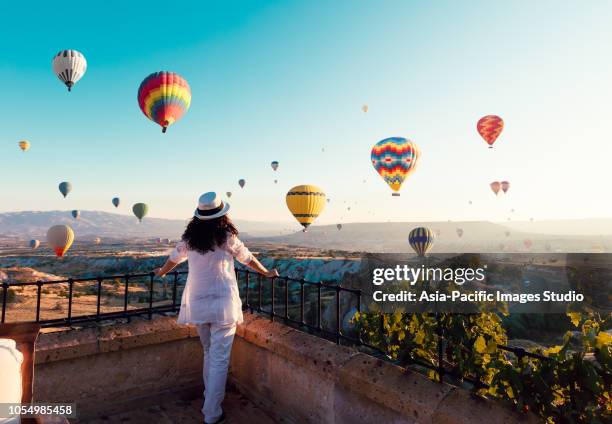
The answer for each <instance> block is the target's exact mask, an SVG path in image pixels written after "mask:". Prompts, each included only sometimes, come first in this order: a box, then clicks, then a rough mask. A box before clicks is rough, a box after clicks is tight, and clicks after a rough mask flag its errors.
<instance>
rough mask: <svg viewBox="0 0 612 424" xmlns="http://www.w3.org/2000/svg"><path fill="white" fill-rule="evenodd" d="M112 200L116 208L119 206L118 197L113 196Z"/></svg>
mask: <svg viewBox="0 0 612 424" xmlns="http://www.w3.org/2000/svg"><path fill="white" fill-rule="evenodd" d="M112 201H113V205H115V207H116V208H118V207H119V202H120V201H119V198H118V197H113V200H112Z"/></svg>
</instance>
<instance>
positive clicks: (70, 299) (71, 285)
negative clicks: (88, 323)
mask: <svg viewBox="0 0 612 424" xmlns="http://www.w3.org/2000/svg"><path fill="white" fill-rule="evenodd" d="M73 288H74V280H73V279H72V278H69V279H68V325H70V324H72V290H73Z"/></svg>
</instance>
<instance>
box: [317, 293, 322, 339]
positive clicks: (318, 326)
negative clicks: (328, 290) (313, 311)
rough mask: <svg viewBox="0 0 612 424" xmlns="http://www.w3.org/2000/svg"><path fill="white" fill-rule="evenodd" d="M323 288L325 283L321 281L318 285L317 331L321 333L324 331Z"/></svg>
mask: <svg viewBox="0 0 612 424" xmlns="http://www.w3.org/2000/svg"><path fill="white" fill-rule="evenodd" d="M322 288H323V283H322V282H321V281H319V282H318V283H317V329H318V330H319V331H321V330H322V329H323V325H322V323H321V303H322V302H321V289H322Z"/></svg>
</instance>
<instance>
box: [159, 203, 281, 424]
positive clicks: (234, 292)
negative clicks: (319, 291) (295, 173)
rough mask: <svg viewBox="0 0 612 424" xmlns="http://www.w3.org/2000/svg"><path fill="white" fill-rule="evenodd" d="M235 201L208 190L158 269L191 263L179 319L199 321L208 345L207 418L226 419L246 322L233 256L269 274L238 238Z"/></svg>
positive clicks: (164, 270)
mask: <svg viewBox="0 0 612 424" xmlns="http://www.w3.org/2000/svg"><path fill="white" fill-rule="evenodd" d="M229 208H230V205H229V204H228V203H224V202H223V201H221V198H220V197H219V196H217V194H216V193H214V192H209V193H204V194H203V195H202V196H200V199H199V200H198V208H197V209H196V210H195V213H194V217H193V219H192V220H191V221H190V222H189V224H188V225H187V228H186V229H185V233H184V234H183V237H182V240H181V242H179V243H178V244H177V246H176V248H175V249H174V250H173V251H172V253H170V257H169V258H168V260H167V261H166V263H165V264H164V266H163V267H161V268H157V269H156V270H155V274H156V275H158V276H160V277H163V276H164V275H166V274H167V273H168V272H170V271H172V270H173V269H174V268H175V267H176V266H177V265H178V264H180V263H181V262H184V261H185V260H187V261H188V262H189V275H188V276H187V283H186V285H185V290H184V291H183V298H182V301H181V310H180V312H179V316H178V323H179V324H195V325H196V326H197V330H198V334H199V336H200V341H201V342H202V347H203V348H204V407H203V408H202V413H203V414H204V420H205V421H204V422H205V423H221V422H223V421H224V419H225V414H224V413H223V410H222V409H221V402H222V401H223V398H224V397H225V381H226V378H227V369H228V366H229V361H230V352H231V349H232V342H233V341H234V334H235V333H236V324H239V323H241V322H242V302H241V301H240V296H239V294H238V284H237V282H236V274H235V272H234V259H236V260H238V261H239V262H240V263H242V264H244V265H246V266H248V267H249V268H251V269H253V270H255V271H257V272H259V273H260V274H263V275H265V276H266V277H278V272H277V271H276V270H275V269H273V270H270V271H268V270H267V269H266V268H265V267H264V266H263V265H262V264H261V263H260V262H259V261H258V260H257V259H256V258H255V257H254V256H253V254H252V253H251V252H250V251H249V249H247V248H246V247H245V245H244V244H243V243H242V242H241V241H240V240H239V239H238V230H236V227H235V226H234V225H233V224H232V221H231V220H230V219H229V217H228V216H227V212H228V211H229Z"/></svg>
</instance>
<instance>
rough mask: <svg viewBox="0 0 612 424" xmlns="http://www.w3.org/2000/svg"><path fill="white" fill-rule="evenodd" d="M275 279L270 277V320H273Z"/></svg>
mask: <svg viewBox="0 0 612 424" xmlns="http://www.w3.org/2000/svg"><path fill="white" fill-rule="evenodd" d="M275 281H276V279H275V278H274V277H272V278H270V284H271V285H272V293H271V298H272V299H271V302H270V303H271V305H270V321H272V322H274V283H275Z"/></svg>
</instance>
